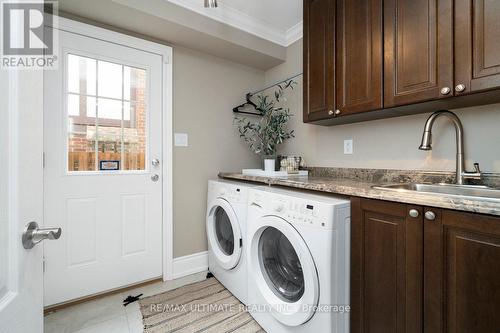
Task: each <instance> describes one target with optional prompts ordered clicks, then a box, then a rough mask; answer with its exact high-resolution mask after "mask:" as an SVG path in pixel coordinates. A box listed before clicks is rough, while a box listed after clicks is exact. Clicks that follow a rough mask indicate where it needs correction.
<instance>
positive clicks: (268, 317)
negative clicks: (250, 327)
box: [246, 188, 350, 333]
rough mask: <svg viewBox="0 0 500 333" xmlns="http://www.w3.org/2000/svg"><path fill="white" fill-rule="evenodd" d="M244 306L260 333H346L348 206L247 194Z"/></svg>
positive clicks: (300, 196) (315, 198)
mask: <svg viewBox="0 0 500 333" xmlns="http://www.w3.org/2000/svg"><path fill="white" fill-rule="evenodd" d="M246 239H247V241H246V243H247V245H248V273H249V274H248V290H251V291H252V292H250V293H249V294H248V305H249V309H250V313H251V314H252V316H253V317H254V318H255V319H256V320H257V322H258V323H259V324H260V325H261V326H262V328H263V329H264V330H265V331H266V332H267V333H319V332H325V333H326V332H328V333H348V332H349V313H348V312H349V310H350V308H349V272H350V261H349V259H350V202H349V201H348V200H346V199H343V198H337V197H332V196H323V195H314V194H310V193H304V192H296V191H288V190H282V189H276V188H260V189H251V190H250V191H249V208H248V220H247V238H246Z"/></svg>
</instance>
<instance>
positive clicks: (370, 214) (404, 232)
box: [350, 198, 423, 333]
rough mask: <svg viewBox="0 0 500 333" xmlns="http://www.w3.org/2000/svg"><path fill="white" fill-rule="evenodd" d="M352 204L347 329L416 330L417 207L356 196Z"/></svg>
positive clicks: (419, 232) (419, 273) (418, 310)
mask: <svg viewBox="0 0 500 333" xmlns="http://www.w3.org/2000/svg"><path fill="white" fill-rule="evenodd" d="M351 205H352V207H351V209H352V216H351V221H352V225H351V312H350V315H351V332H353V333H361V332H370V333H378V332H380V333H396V332H406V333H413V332H415V333H417V332H419V333H421V332H422V274H423V273H422V260H423V259H422V253H423V239H422V237H423V223H422V208H421V207H419V206H409V205H405V204H398V203H390V202H386V201H379V200H369V199H360V198H352V199H351ZM410 210H415V211H416V212H417V213H418V216H417V217H411V216H410V215H409V213H410ZM412 213H415V212H412Z"/></svg>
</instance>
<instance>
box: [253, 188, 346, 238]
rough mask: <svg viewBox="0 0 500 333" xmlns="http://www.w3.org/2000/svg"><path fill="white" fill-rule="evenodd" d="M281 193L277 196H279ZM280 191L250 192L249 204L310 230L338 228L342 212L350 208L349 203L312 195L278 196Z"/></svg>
mask: <svg viewBox="0 0 500 333" xmlns="http://www.w3.org/2000/svg"><path fill="white" fill-rule="evenodd" d="M276 192H278V193H276ZM279 192H281V191H280V190H276V189H275V190H268V191H267V190H251V191H250V193H249V203H250V205H252V204H253V205H257V206H259V207H261V208H262V210H263V211H264V214H269V215H275V216H279V217H281V218H283V219H284V220H286V221H288V222H289V223H291V224H294V223H300V224H306V225H309V226H311V227H319V228H326V229H335V228H336V223H338V219H336V215H337V214H338V211H339V210H343V213H345V211H344V210H345V209H347V210H349V209H350V202H349V201H348V200H343V199H339V198H328V197H322V196H317V195H313V194H309V193H300V192H291V191H288V192H289V193H287V194H285V193H279Z"/></svg>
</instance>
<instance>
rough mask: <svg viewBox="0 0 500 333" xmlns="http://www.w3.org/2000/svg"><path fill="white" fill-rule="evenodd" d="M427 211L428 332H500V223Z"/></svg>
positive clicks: (478, 217) (458, 214)
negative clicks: (432, 214)
mask: <svg viewBox="0 0 500 333" xmlns="http://www.w3.org/2000/svg"><path fill="white" fill-rule="evenodd" d="M426 210H427V211H432V212H434V213H435V214H436V218H435V219H434V220H428V219H426V220H425V222H424V234H425V236H424V237H425V241H424V242H425V247H424V248H425V253H424V272H425V273H424V286H425V290H424V295H425V297H424V318H426V319H425V324H424V327H425V328H424V332H450V333H470V332H484V333H486V332H492V333H493V332H498V331H499V329H500V316H499V315H498V314H499V311H500V278H499V274H498V267H499V263H500V218H497V217H490V216H485V215H479V214H472V213H462V212H457V211H448V210H443V211H442V212H441V211H440V210H436V209H433V208H426Z"/></svg>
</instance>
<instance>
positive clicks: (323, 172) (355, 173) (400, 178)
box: [307, 167, 500, 188]
mask: <svg viewBox="0 0 500 333" xmlns="http://www.w3.org/2000/svg"><path fill="white" fill-rule="evenodd" d="M307 169H308V170H309V175H310V176H312V177H324V178H337V179H350V180H358V181H363V182H369V183H375V184H377V183H410V182H412V183H454V182H455V179H456V177H455V173H454V172H448V171H412V170H394V169H364V168H329V167H309V168H307ZM470 183H471V184H483V185H487V186H491V187H496V188H500V174H498V173H485V174H484V175H483V179H482V180H481V181H471V182H470Z"/></svg>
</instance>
